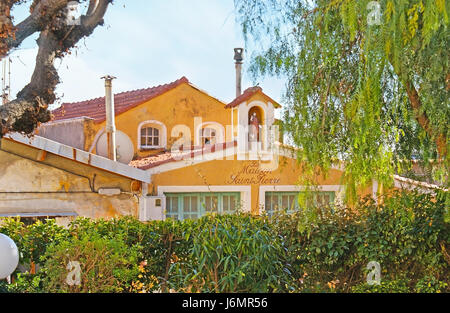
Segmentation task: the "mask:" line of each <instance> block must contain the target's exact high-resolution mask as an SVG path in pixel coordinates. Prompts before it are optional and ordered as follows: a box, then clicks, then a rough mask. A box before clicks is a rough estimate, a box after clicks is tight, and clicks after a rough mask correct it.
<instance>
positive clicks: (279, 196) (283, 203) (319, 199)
mask: <svg viewBox="0 0 450 313" xmlns="http://www.w3.org/2000/svg"><path fill="white" fill-rule="evenodd" d="M298 197H299V192H295V191H293V192H266V193H265V206H264V208H265V211H266V212H267V214H268V215H269V216H271V215H273V214H274V213H275V212H277V211H279V210H286V211H287V212H288V213H292V212H294V211H295V210H298V209H299V203H298V202H299V201H298ZM334 198H335V193H334V192H333V191H319V192H311V194H310V195H309V196H308V200H307V201H306V202H307V205H309V204H311V205H312V206H328V205H332V204H333V203H334Z"/></svg>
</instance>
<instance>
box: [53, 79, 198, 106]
mask: <svg viewBox="0 0 450 313" xmlns="http://www.w3.org/2000/svg"><path fill="white" fill-rule="evenodd" d="M179 83H188V84H189V83H190V82H189V79H188V78H187V77H186V76H182V77H181V78H179V79H177V80H174V81H172V82H169V83H166V84H160V85H157V86H151V87H146V88H137V89H132V90H127V91H121V92H118V93H115V94H114V97H115V96H118V95H122V94H127V93H132V92H139V91H144V90H145V91H149V90H151V89H156V88H161V87H165V86H170V85H175V84H179ZM104 98H105V96H102V97H96V98H91V99H87V100H82V101H75V102H63V103H61V106H63V105H72V104H79V103H86V102H89V101H95V100H101V99H104ZM61 106H60V107H61ZM60 107H58V108H56V109H55V110H57V109H59V108H60Z"/></svg>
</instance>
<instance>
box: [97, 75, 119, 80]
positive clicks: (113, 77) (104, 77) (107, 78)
mask: <svg viewBox="0 0 450 313" xmlns="http://www.w3.org/2000/svg"><path fill="white" fill-rule="evenodd" d="M116 78H117V77H115V76H112V75H105V76H103V77H100V79H106V80H113V79H116Z"/></svg>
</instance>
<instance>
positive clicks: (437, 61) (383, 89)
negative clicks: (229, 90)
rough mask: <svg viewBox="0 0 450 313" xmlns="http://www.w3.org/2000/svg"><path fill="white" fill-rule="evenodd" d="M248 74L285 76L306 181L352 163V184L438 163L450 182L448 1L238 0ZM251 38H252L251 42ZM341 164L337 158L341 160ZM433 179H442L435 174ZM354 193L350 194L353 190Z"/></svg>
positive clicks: (289, 118) (348, 176) (287, 119)
mask: <svg viewBox="0 0 450 313" xmlns="http://www.w3.org/2000/svg"><path fill="white" fill-rule="evenodd" d="M235 6H236V11H237V14H238V19H239V21H240V23H241V25H242V29H243V32H244V35H245V37H246V41H247V43H250V42H258V47H256V52H254V53H253V55H252V62H251V66H250V72H251V73H252V74H253V76H254V78H257V77H259V76H264V75H279V76H283V77H287V78H288V79H287V84H286V93H285V97H284V98H285V99H284V101H285V103H287V104H288V105H287V107H286V108H285V112H284V128H285V131H286V133H288V134H290V136H291V140H292V142H293V143H294V144H295V145H296V146H298V147H300V148H301V149H299V150H298V159H299V161H304V162H302V164H304V166H305V169H306V170H307V171H306V172H307V173H310V174H311V175H310V178H309V179H307V181H308V182H311V183H314V181H313V177H315V176H316V175H314V174H315V169H317V168H321V169H322V171H323V173H326V172H327V170H328V169H329V168H330V167H331V166H332V165H333V164H336V163H337V162H340V161H343V162H344V163H345V184H346V186H347V187H349V188H348V191H350V192H349V193H348V194H350V195H352V194H353V195H354V194H355V193H354V191H355V190H356V188H357V187H358V186H364V185H367V184H368V183H370V182H371V180H372V179H376V180H378V181H380V182H383V183H384V184H385V185H389V184H390V183H391V182H392V178H391V177H392V174H393V173H395V172H398V171H399V170H400V168H401V167H402V166H406V165H410V163H409V162H404V160H410V159H411V158H414V159H419V160H422V161H426V162H428V160H431V159H435V160H436V159H440V160H441V162H440V164H441V166H440V171H437V173H440V174H441V175H440V179H441V182H443V183H444V184H446V185H447V186H448V180H447V177H448V165H449V156H448V153H447V151H448V150H449V149H448V137H449V132H448V125H449V121H450V105H449V98H450V97H449V91H450V72H449V60H450V47H449V31H448V24H449V17H448V15H449V7H450V4H449V1H445V0H380V1H369V0H358V1H355V0H325V1H324V0H315V1H314V0H284V1H283V0H263V1H261V0H235ZM250 39H254V40H250ZM338 160H340V161H338ZM435 179H436V177H435ZM352 191H353V193H352Z"/></svg>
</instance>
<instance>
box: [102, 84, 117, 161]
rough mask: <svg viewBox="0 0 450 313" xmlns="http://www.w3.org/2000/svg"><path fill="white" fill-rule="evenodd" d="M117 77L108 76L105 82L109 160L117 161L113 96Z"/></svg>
mask: <svg viewBox="0 0 450 313" xmlns="http://www.w3.org/2000/svg"><path fill="white" fill-rule="evenodd" d="M115 78H116V77H114V76H110V75H106V76H104V77H102V79H104V80H105V110H106V135H107V142H108V159H110V160H113V161H117V155H116V124H115V122H114V118H115V114H114V96H113V94H112V81H113V79H115Z"/></svg>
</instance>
